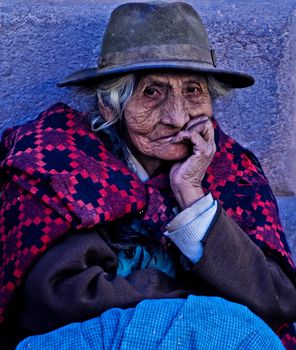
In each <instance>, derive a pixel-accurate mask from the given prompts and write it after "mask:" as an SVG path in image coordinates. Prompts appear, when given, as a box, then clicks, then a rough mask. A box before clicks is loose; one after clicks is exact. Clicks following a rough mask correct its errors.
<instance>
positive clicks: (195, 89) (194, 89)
mask: <svg viewBox="0 0 296 350" xmlns="http://www.w3.org/2000/svg"><path fill="white" fill-rule="evenodd" d="M186 92H187V93H188V94H194V95H197V94H200V93H201V89H200V88H199V87H197V86H189V87H188V88H187V89H186Z"/></svg>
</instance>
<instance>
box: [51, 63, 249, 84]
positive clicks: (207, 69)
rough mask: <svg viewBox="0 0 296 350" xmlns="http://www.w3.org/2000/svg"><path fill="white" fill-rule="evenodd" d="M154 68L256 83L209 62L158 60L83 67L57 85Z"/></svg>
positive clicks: (102, 78)
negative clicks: (113, 65)
mask: <svg viewBox="0 0 296 350" xmlns="http://www.w3.org/2000/svg"><path fill="white" fill-rule="evenodd" d="M153 70H154V71H157V70H175V71H191V72H197V73H202V74H211V75H212V76H214V77H215V78H216V79H217V80H219V81H220V82H222V83H224V84H226V85H228V86H229V87H230V88H245V87H249V86H252V85H253V84H254V83H255V79H254V78H253V77H252V76H251V75H249V74H246V73H242V72H237V71H230V70H224V69H218V68H215V67H213V66H210V65H208V64H203V63H198V62H192V61H186V62H184V61H180V62H167V61H157V62H149V63H135V64H129V65H125V66H117V67H114V68H112V67H110V68H107V69H100V70H98V69H97V68H86V69H81V70H78V71H76V72H74V73H72V74H70V75H68V76H67V77H65V78H64V80H62V81H60V82H59V83H57V86H59V87H65V86H76V85H92V84H95V83H98V82H100V81H102V80H105V79H106V78H112V77H114V76H116V75H123V74H128V73H133V72H143V71H153Z"/></svg>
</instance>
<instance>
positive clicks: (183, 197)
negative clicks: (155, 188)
mask: <svg viewBox="0 0 296 350" xmlns="http://www.w3.org/2000/svg"><path fill="white" fill-rule="evenodd" d="M173 192H174V194H175V197H176V200H177V202H178V204H179V206H180V208H182V209H186V208H188V207H190V206H191V205H192V204H193V203H195V202H196V201H198V200H199V199H200V198H202V197H204V195H205V194H204V191H203V189H202V187H200V186H189V187H185V186H182V187H181V188H178V189H173Z"/></svg>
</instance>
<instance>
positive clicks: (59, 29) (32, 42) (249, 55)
mask: <svg viewBox="0 0 296 350" xmlns="http://www.w3.org/2000/svg"><path fill="white" fill-rule="evenodd" d="M122 2H126V1H119V0H117V1H111V0H109V1H107V0H105V1H99V0H97V1H95V0H93V1H91V0H81V1H79V0H52V1H49V0H47V1H42V2H41V1H37V0H24V1H17V0H10V1H8V0H4V1H2V2H1V0H0V7H1V8H0V79H1V85H0V132H2V131H3V130H4V129H5V128H6V127H8V126H12V125H15V124H18V123H24V122H25V121H27V120H30V119H32V118H34V117H35V116H36V115H37V114H38V113H40V112H41V111H42V110H44V109H46V108H48V106H50V105H51V104H53V103H55V102H57V101H59V100H62V101H64V102H67V103H70V104H71V105H72V106H74V107H78V108H80V109H85V108H87V104H88V103H89V99H88V98H77V97H76V95H75V93H74V91H72V90H69V89H58V88H56V87H55V84H56V82H57V81H59V80H60V79H61V78H62V77H64V76H65V75H67V74H69V73H71V72H72V71H75V70H76V69H80V68H84V67H89V66H94V65H95V64H96V57H97V55H98V52H99V45H100V41H101V37H102V30H103V28H104V27H105V25H106V23H107V20H108V18H109V15H110V13H111V10H112V9H113V8H114V7H116V6H117V5H118V4H120V3H122ZM188 2H190V3H191V4H192V5H193V6H194V7H195V8H196V9H197V10H198V12H199V13H200V15H201V17H202V18H203V20H204V22H205V24H206V26H207V28H208V32H209V36H210V41H211V43H212V46H213V47H214V48H215V49H216V51H217V57H218V63H219V66H225V67H232V68H234V69H237V70H242V71H246V72H249V73H251V74H252V75H254V76H255V78H256V84H255V85H254V86H253V87H251V88H248V89H242V90H238V91H235V92H234V93H233V94H232V95H231V96H230V97H228V98H226V99H224V100H221V101H219V102H218V103H217V106H216V117H217V119H218V120H219V121H220V122H221V124H222V125H223V127H224V129H225V130H226V131H227V132H228V133H230V134H231V135H232V136H234V137H235V138H236V139H237V140H238V141H240V142H241V143H242V144H243V145H244V146H246V147H248V148H250V149H251V150H252V151H254V152H255V154H256V155H257V156H258V157H259V159H260V161H261V163H262V165H263V167H264V170H265V172H266V174H267V176H268V178H269V179H270V182H271V185H272V188H273V189H274V191H275V193H276V194H277V195H278V196H285V197H282V198H280V208H281V212H282V218H283V221H284V225H285V227H286V231H287V234H288V236H289V239H290V242H291V245H292V246H293V250H294V249H295V251H296V245H295V242H296V238H295V237H294V236H296V234H294V231H295V229H296V222H295V221H296V220H295V219H294V212H295V210H296V202H295V197H294V195H295V193H296V158H295V154H296V138H295V131H296V104H295V96H296V64H295V63H296V62H295V61H296V40H295V35H296V2H295V0H281V1H278V0H273V1H268V0H261V1H252V0H251V1H244V0H238V1H226V0H219V1H211V0H208V1H206V0H191V1H188ZM81 100H82V102H81ZM288 213H289V214H288ZM294 247H295V248H294Z"/></svg>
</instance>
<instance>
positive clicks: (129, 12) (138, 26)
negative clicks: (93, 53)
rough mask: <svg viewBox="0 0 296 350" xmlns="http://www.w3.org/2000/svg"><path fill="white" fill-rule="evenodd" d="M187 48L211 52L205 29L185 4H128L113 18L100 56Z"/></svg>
mask: <svg viewBox="0 0 296 350" xmlns="http://www.w3.org/2000/svg"><path fill="white" fill-rule="evenodd" d="M176 44H187V45H193V46H199V47H203V48H205V49H209V43H208V36H207V32H206V30H205V27H204V25H203V23H202V21H201V19H200V17H199V15H198V14H197V13H196V12H195V10H194V9H193V8H192V7H191V6H190V5H189V4H187V3H184V2H173V3H165V2H148V3H127V4H123V5H121V6H119V7H117V8H116V9H115V10H114V11H113V12H112V14H111V18H110V21H109V23H108V26H107V28H106V31H105V34H104V38H103V43H102V48H101V52H102V54H104V53H109V52H116V51H125V50H128V49H132V48H138V47H143V46H159V45H176Z"/></svg>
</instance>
